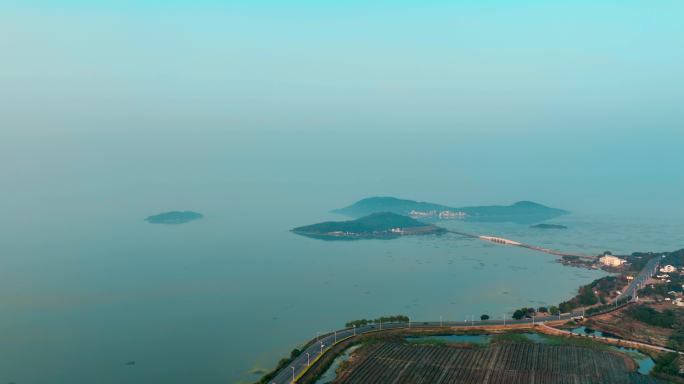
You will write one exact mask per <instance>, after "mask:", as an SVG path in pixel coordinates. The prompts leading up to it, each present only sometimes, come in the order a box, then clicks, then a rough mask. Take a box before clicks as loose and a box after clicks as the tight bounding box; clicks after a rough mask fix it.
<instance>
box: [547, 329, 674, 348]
mask: <svg viewBox="0 0 684 384" xmlns="http://www.w3.org/2000/svg"><path fill="white" fill-rule="evenodd" d="M541 326H542V327H544V328H546V329H547V330H548V331H550V332H553V333H562V334H564V335H567V336H574V337H584V338H591V339H596V340H603V341H605V342H608V343H611V344H618V345H623V346H624V345H625V344H628V345H630V346H636V347H644V348H651V349H656V350H658V351H662V352H675V353H678V354H680V355H684V352H679V351H675V350H674V349H670V348H665V347H661V346H658V345H653V344H646V343H641V342H638V341H631V340H625V339H614V338H610V337H604V336H594V335H578V334H576V333H572V332H570V331H567V330H565V329H559V328H553V327H549V326H548V325H546V324H542V325H541Z"/></svg>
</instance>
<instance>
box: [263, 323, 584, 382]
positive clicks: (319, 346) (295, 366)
mask: <svg viewBox="0 0 684 384" xmlns="http://www.w3.org/2000/svg"><path fill="white" fill-rule="evenodd" d="M579 316H582V312H581V311H577V312H573V313H565V314H561V315H560V316H544V317H537V318H534V319H522V320H513V319H510V320H509V319H507V320H506V321H505V324H506V325H513V324H532V323H533V322H535V323H538V322H544V321H558V320H570V319H571V318H573V317H579ZM483 325H504V320H503V319H500V320H484V321H482V320H474V321H443V322H440V321H427V322H413V321H412V322H410V323H386V324H382V325H379V324H374V325H367V326H363V327H358V328H356V329H354V328H345V329H341V330H338V331H334V332H331V333H328V334H325V335H322V336H320V337H316V338H315V339H313V340H312V341H311V342H310V345H309V346H308V347H307V348H306V349H305V350H304V351H303V352H302V354H301V355H299V356H298V357H297V358H296V359H294V361H293V362H292V364H291V365H290V366H287V367H285V368H283V369H281V370H280V371H279V372H278V374H277V375H276V377H275V378H274V379H273V380H271V383H276V384H289V383H292V379H293V377H297V376H298V375H299V374H300V373H301V372H303V371H304V369H305V368H306V367H307V359H308V362H309V363H311V362H313V361H314V359H315V358H317V357H318V356H319V355H320V354H321V353H322V352H323V353H325V351H326V350H327V349H328V348H330V346H332V345H333V344H334V343H335V342H336V341H340V340H342V339H344V338H347V337H353V336H354V335H355V334H356V335H361V334H364V333H368V332H373V331H379V330H380V329H381V327H382V330H387V329H399V328H409V327H410V328H435V327H468V326H483ZM307 354H308V355H307Z"/></svg>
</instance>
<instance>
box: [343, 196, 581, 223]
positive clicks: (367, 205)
mask: <svg viewBox="0 0 684 384" xmlns="http://www.w3.org/2000/svg"><path fill="white" fill-rule="evenodd" d="M332 212H333V213H339V214H343V215H346V216H350V217H354V218H357V217H362V216H366V215H369V214H371V213H376V212H392V213H396V214H399V215H405V216H410V217H412V218H415V219H421V220H445V219H457V220H466V221H479V222H514V223H521V224H533V223H539V222H542V221H545V220H549V219H553V218H555V217H558V216H562V215H566V214H568V213H569V212H568V211H565V210H563V209H558V208H551V207H547V206H545V205H542V204H539V203H535V202H532V201H518V202H517V203H514V204H511V205H483V206H473V207H461V208H456V207H450V206H447V205H442V204H435V203H428V202H423V201H414V200H407V199H398V198H396V197H386V196H379V197H369V198H366V199H362V200H359V201H357V202H356V203H354V204H352V205H350V206H348V207H345V208H340V209H336V210H334V211H332Z"/></svg>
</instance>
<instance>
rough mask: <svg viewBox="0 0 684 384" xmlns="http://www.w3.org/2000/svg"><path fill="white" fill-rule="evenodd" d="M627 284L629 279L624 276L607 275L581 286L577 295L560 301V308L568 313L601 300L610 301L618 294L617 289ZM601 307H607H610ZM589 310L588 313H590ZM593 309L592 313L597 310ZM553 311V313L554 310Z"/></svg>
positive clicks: (604, 302)
mask: <svg viewBox="0 0 684 384" xmlns="http://www.w3.org/2000/svg"><path fill="white" fill-rule="evenodd" d="M626 284H627V280H626V278H625V277H624V276H605V277H602V278H600V279H597V280H594V281H593V282H591V283H589V284H587V285H584V286H581V287H580V288H579V290H578V293H577V295H576V296H575V297H573V298H572V299H570V300H568V301H564V302H562V303H560V304H559V305H558V310H560V311H561V312H562V313H567V312H571V311H572V310H573V309H575V308H579V307H589V306H592V305H596V304H598V303H599V302H600V303H603V304H606V303H609V302H610V301H611V299H612V298H614V297H616V296H617V291H618V290H619V289H621V288H622V287H623V286H624V285H626ZM601 308H602V309H607V308H608V307H601ZM552 309H553V307H552ZM589 310H591V309H589ZM589 310H587V313H590V312H589ZM593 311H594V312H592V313H595V312H596V311H597V310H596V309H594V310H593ZM551 312H552V313H553V311H551Z"/></svg>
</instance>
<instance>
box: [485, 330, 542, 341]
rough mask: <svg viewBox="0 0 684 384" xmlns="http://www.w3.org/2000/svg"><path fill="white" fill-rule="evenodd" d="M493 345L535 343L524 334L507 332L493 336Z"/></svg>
mask: <svg viewBox="0 0 684 384" xmlns="http://www.w3.org/2000/svg"><path fill="white" fill-rule="evenodd" d="M492 343H533V341H532V340H530V339H529V338H528V337H527V336H525V335H524V334H522V333H516V332H505V333H497V334H495V335H492Z"/></svg>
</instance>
